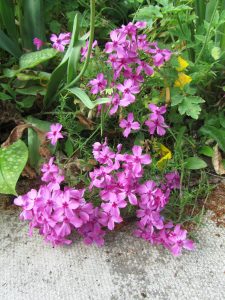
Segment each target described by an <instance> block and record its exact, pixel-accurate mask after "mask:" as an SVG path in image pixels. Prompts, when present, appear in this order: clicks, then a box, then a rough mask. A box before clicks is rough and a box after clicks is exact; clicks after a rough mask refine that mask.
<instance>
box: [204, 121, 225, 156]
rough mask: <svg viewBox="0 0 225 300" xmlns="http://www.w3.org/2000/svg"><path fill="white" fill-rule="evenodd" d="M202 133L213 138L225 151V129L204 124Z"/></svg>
mask: <svg viewBox="0 0 225 300" xmlns="http://www.w3.org/2000/svg"><path fill="white" fill-rule="evenodd" d="M200 133H202V134H204V135H206V136H209V137H211V138H213V139H214V140H215V141H216V142H217V143H218V145H219V147H220V149H221V150H223V152H225V130H224V129H218V128H216V127H214V126H210V125H204V126H203V127H202V128H201V129H200Z"/></svg>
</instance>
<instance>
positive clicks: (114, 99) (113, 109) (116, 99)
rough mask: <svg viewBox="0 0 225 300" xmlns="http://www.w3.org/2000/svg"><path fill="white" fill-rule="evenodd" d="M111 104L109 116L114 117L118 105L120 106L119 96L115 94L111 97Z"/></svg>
mask: <svg viewBox="0 0 225 300" xmlns="http://www.w3.org/2000/svg"><path fill="white" fill-rule="evenodd" d="M111 104H112V107H111V109H110V111H109V114H110V115H114V114H115V113H116V112H117V110H118V108H119V105H120V96H119V95H118V94H115V95H114V96H113V97H112V100H111Z"/></svg>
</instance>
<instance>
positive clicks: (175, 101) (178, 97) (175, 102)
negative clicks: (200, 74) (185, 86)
mask: <svg viewBox="0 0 225 300" xmlns="http://www.w3.org/2000/svg"><path fill="white" fill-rule="evenodd" d="M183 100H184V96H183V95H180V94H177V95H176V94H175V95H172V99H171V106H176V105H178V104H180V103H182V101H183Z"/></svg>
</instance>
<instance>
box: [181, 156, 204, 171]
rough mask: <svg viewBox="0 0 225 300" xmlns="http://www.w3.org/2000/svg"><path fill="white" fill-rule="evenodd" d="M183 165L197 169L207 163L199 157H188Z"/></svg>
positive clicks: (190, 168) (202, 167)
mask: <svg viewBox="0 0 225 300" xmlns="http://www.w3.org/2000/svg"><path fill="white" fill-rule="evenodd" d="M184 167H185V168H186V169H189V170H198V169H204V168H206V167H207V164H206V162H205V161H204V160H202V159H201V158H199V157H188V158H187V159H186V160H185V161H184Z"/></svg>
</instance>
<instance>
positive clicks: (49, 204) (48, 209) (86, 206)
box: [14, 158, 105, 245]
mask: <svg viewBox="0 0 225 300" xmlns="http://www.w3.org/2000/svg"><path fill="white" fill-rule="evenodd" d="M41 171H42V178H41V179H42V182H43V184H42V185H41V186H40V188H39V190H38V191H37V190H35V189H32V190H31V191H29V192H28V193H27V194H25V195H22V196H19V197H17V198H16V199H15V200H14V203H15V204H16V205H18V206H21V207H22V209H23V211H22V213H21V214H20V219H21V220H28V221H29V222H30V224H29V226H30V230H29V233H30V235H32V232H33V228H39V233H40V234H41V235H43V236H44V238H45V241H47V242H50V243H52V245H60V244H70V243H71V242H72V241H71V240H70V239H68V236H69V235H70V234H71V232H72V230H74V229H76V230H77V232H78V233H80V234H81V235H82V236H83V238H84V241H85V243H88V244H90V243H92V242H96V243H97V244H98V245H102V244H103V236H104V235H105V232H104V231H103V230H102V229H101V225H100V224H99V223H98V222H97V221H96V215H97V213H98V212H97V209H94V207H93V205H92V203H87V202H86V201H85V199H84V192H85V190H84V189H72V188H70V187H64V189H61V187H60V186H61V183H62V182H63V180H64V176H63V175H62V172H61V170H60V169H59V168H58V166H57V165H55V164H54V158H51V159H50V160H49V162H48V163H46V164H44V165H43V166H42V169H41Z"/></svg>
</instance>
